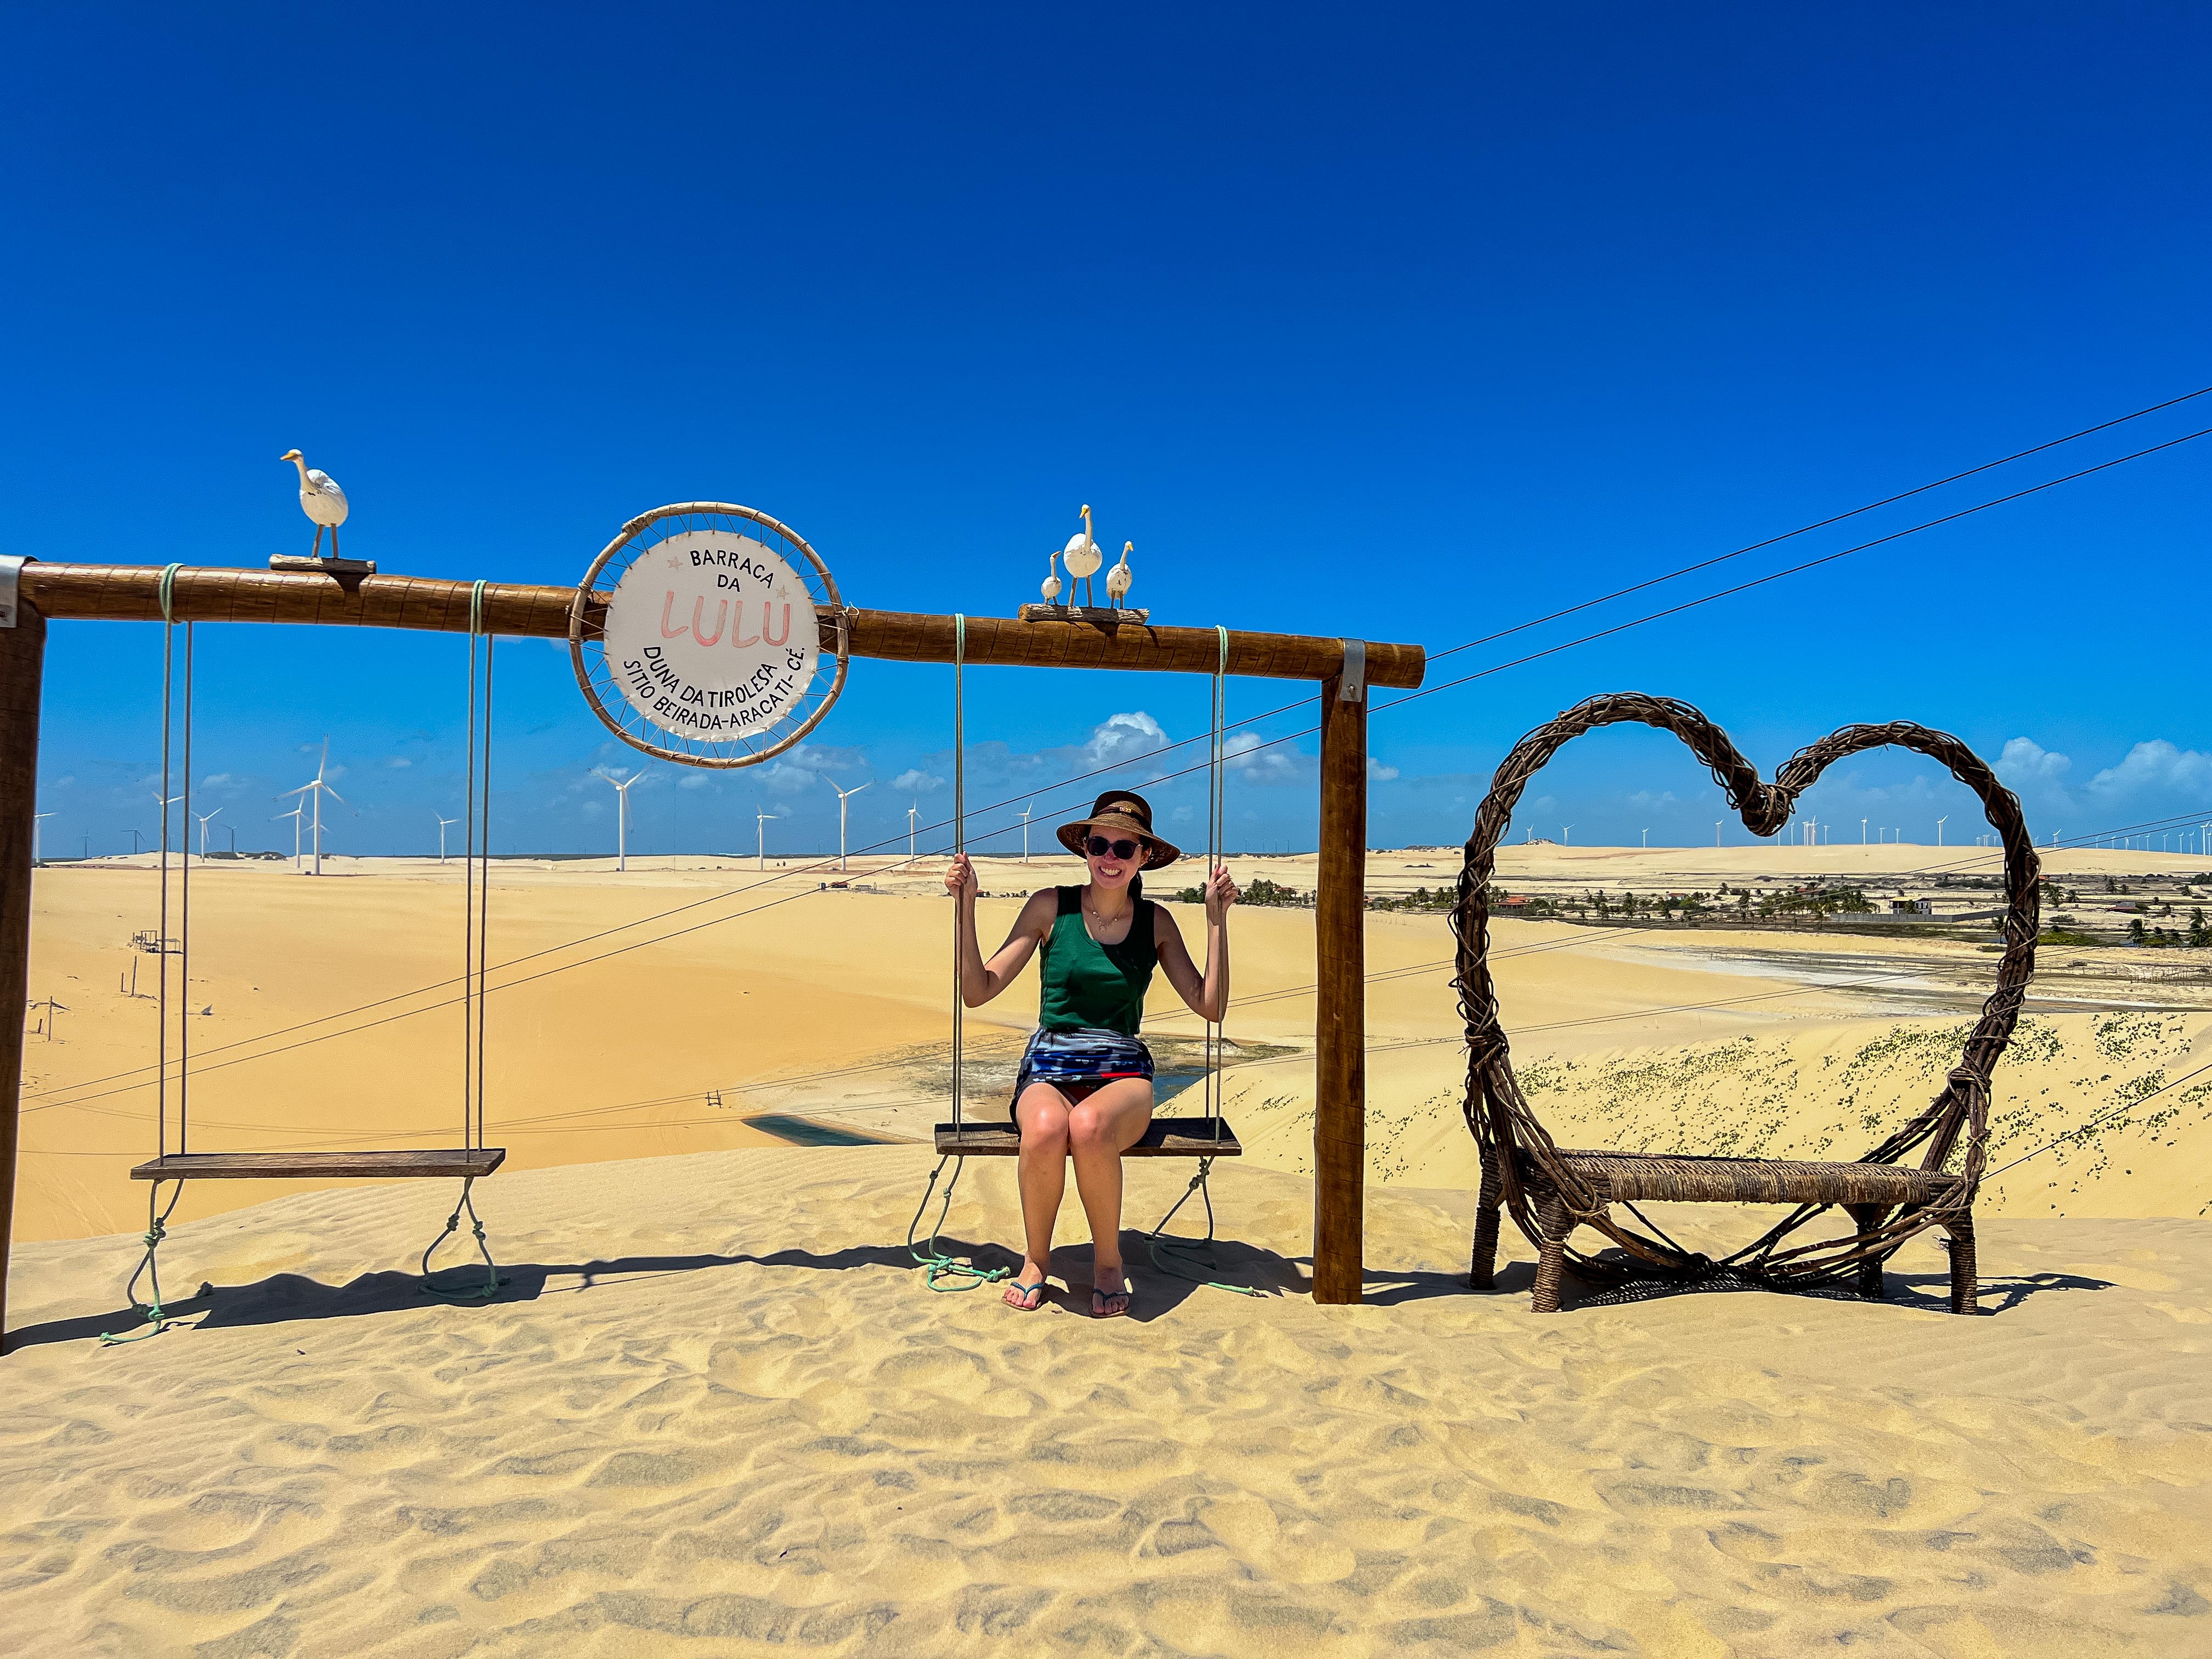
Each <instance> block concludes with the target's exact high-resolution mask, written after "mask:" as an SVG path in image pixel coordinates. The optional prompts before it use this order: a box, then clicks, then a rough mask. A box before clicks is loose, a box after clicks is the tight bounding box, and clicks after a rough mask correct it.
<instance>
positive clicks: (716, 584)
mask: <svg viewBox="0 0 2212 1659" xmlns="http://www.w3.org/2000/svg"><path fill="white" fill-rule="evenodd" d="M686 539H688V538H686ZM745 541H746V542H749V541H750V538H745ZM750 545H751V550H745V546H744V544H742V543H741V545H740V547H739V548H737V549H732V548H729V547H723V546H714V545H705V546H690V547H681V548H678V549H675V550H671V551H666V552H663V551H660V550H656V551H655V553H653V554H651V555H648V556H647V557H646V558H645V559H643V560H641V561H640V562H639V564H638V566H637V567H636V568H635V569H634V570H633V572H632V573H630V574H651V575H658V576H659V577H661V578H662V580H657V581H655V582H653V586H657V587H658V588H659V592H658V593H657V594H650V593H640V594H638V595H637V597H638V598H639V599H646V600H647V603H648V605H650V599H651V598H653V597H657V598H658V599H659V605H658V606H657V607H655V608H657V609H658V611H659V615H658V617H654V618H653V623H654V627H653V632H656V633H658V635H659V641H658V642H656V641H653V640H652V639H651V638H650V637H649V635H648V636H647V638H646V639H645V640H644V641H642V642H640V641H635V640H626V641H625V643H627V644H631V645H633V646H635V648H634V649H631V650H627V651H625V652H624V653H623V654H622V655H621V656H620V658H619V661H620V664H621V678H622V681H623V695H624V696H627V697H628V698H629V701H630V702H631V703H632V704H633V705H634V706H635V708H638V709H639V710H640V712H641V713H643V714H646V715H647V718H649V719H651V720H653V721H655V722H656V723H657V724H659V725H660V726H664V727H665V728H666V729H668V730H671V731H676V732H684V733H685V734H687V735H690V736H694V737H701V738H716V737H728V736H732V735H736V734H741V733H744V732H751V731H755V730H757V729H759V728H761V727H763V726H771V725H773V724H775V721H776V720H779V719H780V718H781V717H782V715H783V714H785V713H786V712H787V711H788V709H789V708H790V707H791V704H792V702H793V699H794V698H795V697H796V696H798V694H799V692H800V691H801V690H803V689H804V688H805V685H806V684H807V683H808V682H809V681H810V680H811V678H813V675H812V669H813V662H814V652H813V649H812V647H813V644H814V639H813V632H814V615H813V612H814V606H813V604H812V602H811V599H806V598H805V596H804V589H803V588H802V589H800V592H801V595H802V597H801V599H799V602H798V603H797V604H794V603H793V601H792V600H790V599H777V598H776V597H775V588H776V587H777V586H779V585H780V584H781V585H785V586H786V592H789V591H790V588H791V586H796V582H795V579H794V578H793V576H792V574H791V572H790V570H789V569H788V568H787V567H786V566H784V564H783V562H782V561H781V560H780V559H777V558H775V556H773V555H771V554H769V552H768V551H767V550H765V549H764V548H761V547H759V546H758V544H750ZM656 567H657V569H656ZM671 567H673V568H675V569H676V570H678V572H680V577H679V578H678V579H672V580H671V579H668V578H667V571H668V570H669V568H671ZM630 585H631V584H630V580H629V576H627V575H626V576H625V578H624V580H623V582H622V584H621V586H622V587H623V588H629V586H630ZM687 600H688V601H689V605H688V611H689V614H688V615H687V614H686V611H687V605H686V601H687ZM793 611H802V612H803V613H804V614H803V615H802V616H800V617H794V616H793ZM638 620H640V621H642V618H640V619H638ZM795 624H796V626H797V627H798V628H799V629H800V630H801V631H800V634H799V640H798V642H796V643H793V629H794V625H795ZM623 631H624V633H625V634H626V635H627V634H633V633H636V632H641V631H642V630H641V629H636V628H635V627H632V628H626V629H624V630H623ZM677 641H683V642H684V643H683V644H682V645H680V646H679V645H678V644H677ZM710 652H711V653H714V654H713V655H711V656H710V655H708V653H710ZM725 652H726V653H732V654H731V655H728V656H725V655H723V653H725ZM725 667H726V669H727V670H728V672H726V673H724V672H720V671H719V670H722V669H724V668H725Z"/></svg>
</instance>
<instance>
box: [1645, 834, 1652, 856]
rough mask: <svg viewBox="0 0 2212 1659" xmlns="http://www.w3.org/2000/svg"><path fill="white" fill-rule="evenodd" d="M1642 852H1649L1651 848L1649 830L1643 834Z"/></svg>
mask: <svg viewBox="0 0 2212 1659" xmlns="http://www.w3.org/2000/svg"><path fill="white" fill-rule="evenodd" d="M1650 848H1651V832H1650V830H1649V829H1646V830H1645V831H1644V850H1645V851H1646V852H1649V851H1650Z"/></svg>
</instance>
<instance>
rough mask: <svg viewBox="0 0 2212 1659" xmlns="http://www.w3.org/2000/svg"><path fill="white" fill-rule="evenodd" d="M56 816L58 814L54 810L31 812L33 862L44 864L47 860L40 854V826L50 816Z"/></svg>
mask: <svg viewBox="0 0 2212 1659" xmlns="http://www.w3.org/2000/svg"><path fill="white" fill-rule="evenodd" d="M55 816H57V815H56V814H54V813H52V812H33V813H32V814H31V862H32V863H33V864H44V863H45V862H46V860H45V859H43V858H42V857H40V854H39V826H40V824H42V823H45V822H46V820H47V819H48V818H51V817H55Z"/></svg>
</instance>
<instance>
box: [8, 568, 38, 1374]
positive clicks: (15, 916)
mask: <svg viewBox="0 0 2212 1659" xmlns="http://www.w3.org/2000/svg"><path fill="white" fill-rule="evenodd" d="M6 609H7V611H8V612H9V613H10V614H11V615H12V620H13V626H9V625H6V623H5V622H4V621H0V1011H4V1012H0V1350H4V1349H5V1348H6V1346H7V1335H8V1261H9V1255H11V1254H12V1252H11V1251H10V1250H9V1240H10V1239H11V1238H13V1237H14V1236H15V1144H16V1139H17V1133H18V1130H19V1128H20V1120H19V1118H18V1113H19V1111H20V1110H21V1103H22V1095H23V1006H24V1004H25V1003H26V1002H27V1000H29V997H30V978H31V835H32V831H33V828H34V827H35V823H36V820H35V818H34V817H33V814H34V813H35V812H36V811H38V807H39V690H40V678H41V677H42V675H43V673H44V671H45V667H46V618H45V617H41V616H40V614H39V613H38V612H37V611H33V609H32V608H31V607H30V606H29V605H15V604H10V605H8V606H7V607H6Z"/></svg>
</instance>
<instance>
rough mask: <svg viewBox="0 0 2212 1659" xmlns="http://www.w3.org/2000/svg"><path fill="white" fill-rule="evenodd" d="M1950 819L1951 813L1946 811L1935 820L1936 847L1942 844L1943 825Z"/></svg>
mask: <svg viewBox="0 0 2212 1659" xmlns="http://www.w3.org/2000/svg"><path fill="white" fill-rule="evenodd" d="M1950 821H1951V815H1950V814H1949V813H1948V812H1946V813H1945V814H1944V815H1943V816H1942V817H1940V818H1938V819H1936V845H1937V846H1938V847H1941V846H1942V844H1943V826H1944V825H1945V824H1947V823H1950Z"/></svg>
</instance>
